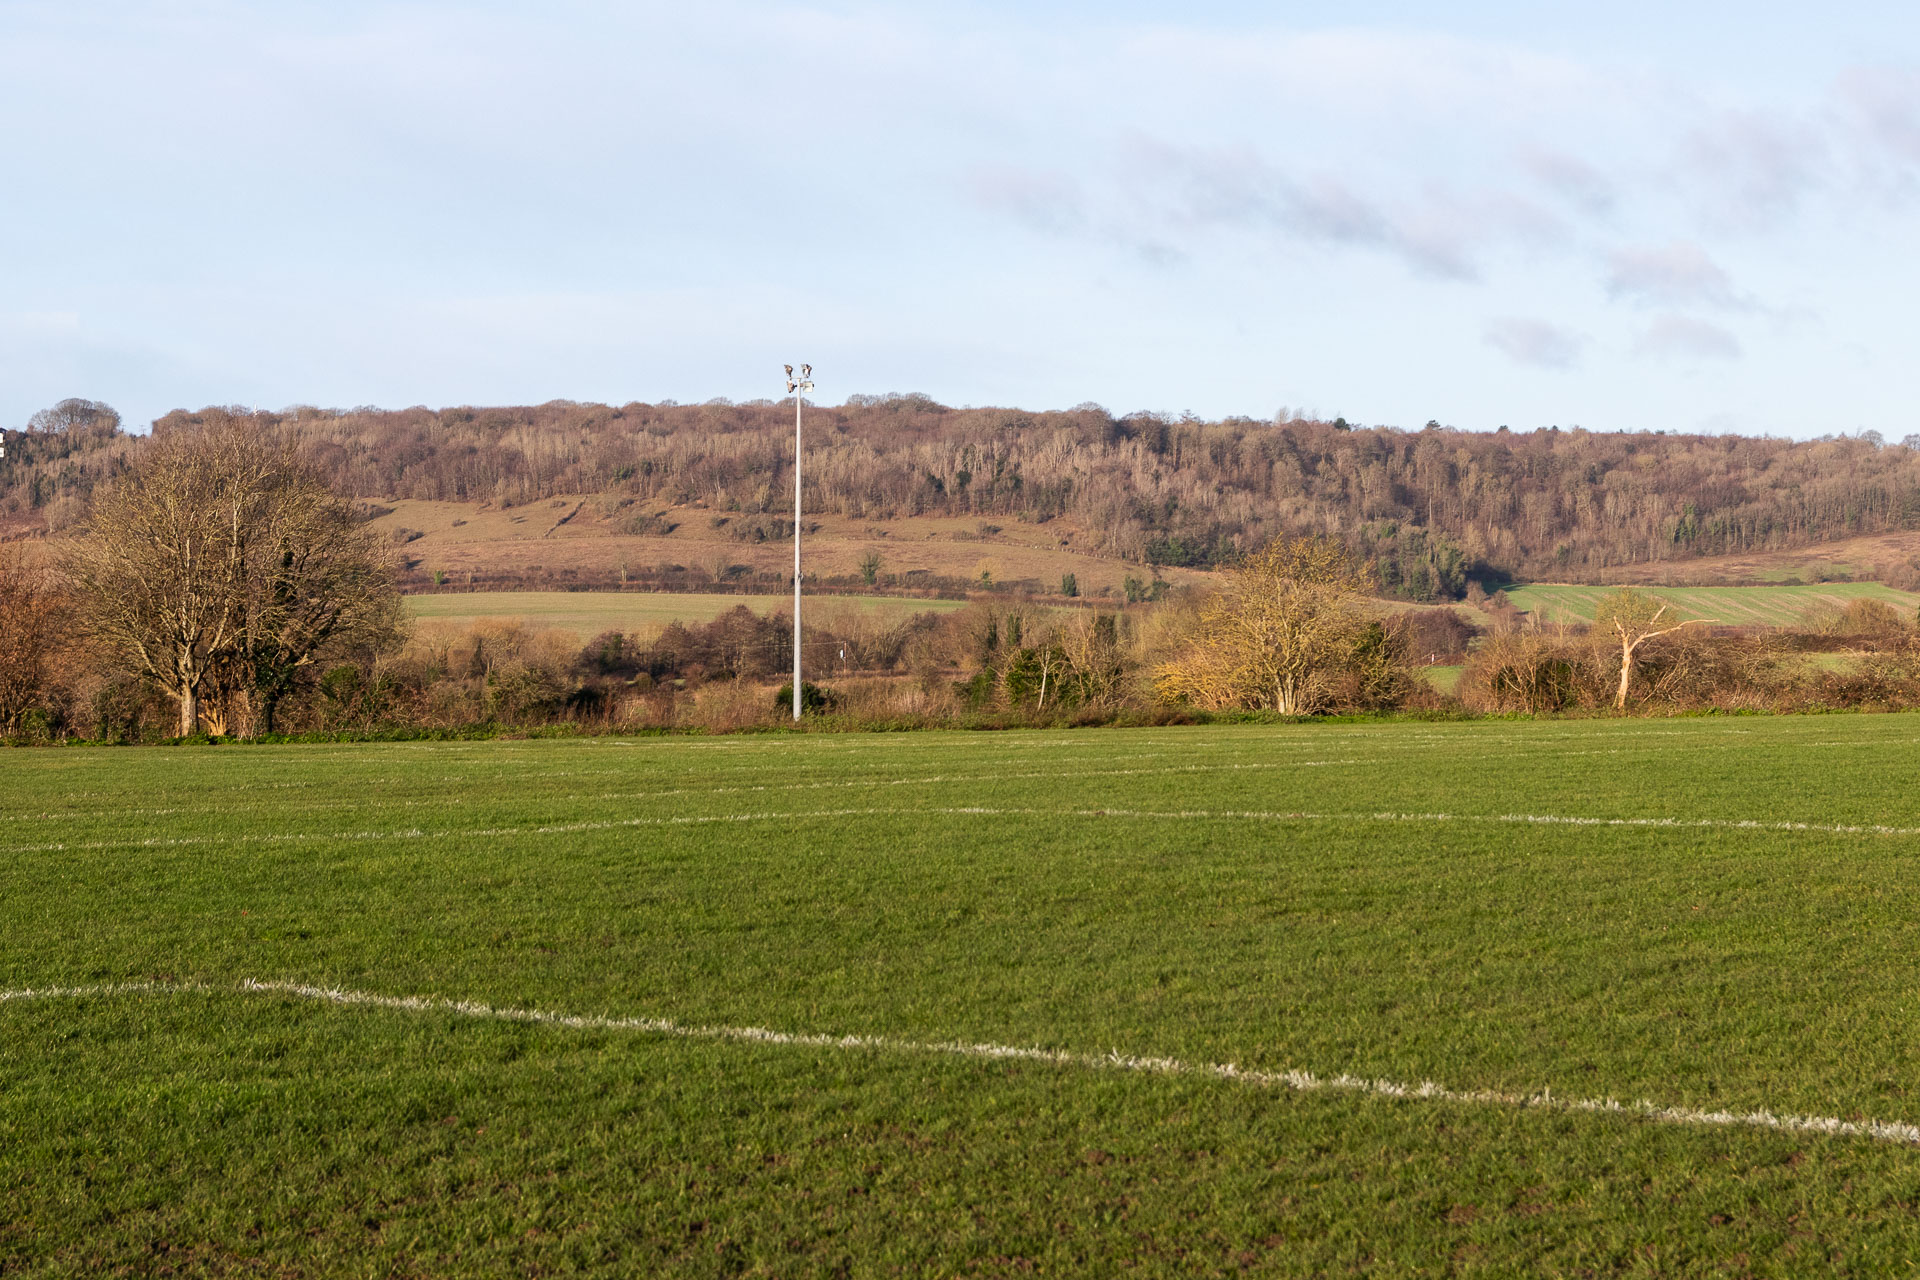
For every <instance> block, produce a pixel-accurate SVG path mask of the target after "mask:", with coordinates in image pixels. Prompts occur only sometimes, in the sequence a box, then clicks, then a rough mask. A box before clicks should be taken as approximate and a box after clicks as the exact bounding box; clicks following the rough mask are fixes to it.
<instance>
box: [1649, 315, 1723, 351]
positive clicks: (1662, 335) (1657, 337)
mask: <svg viewBox="0 0 1920 1280" xmlns="http://www.w3.org/2000/svg"><path fill="white" fill-rule="evenodd" d="M1633 351H1634V354H1635V355H1639V356H1651V357H1654V358H1656V359H1679V360H1737V359H1739V358H1740V355H1741V347H1740V340H1739V339H1738V338H1736V337H1734V336H1733V335H1732V334H1731V333H1729V332H1727V331H1726V330H1725V329H1722V328H1721V327H1720V326H1718V325H1714V324H1708V323H1707V322H1706V321H1704V320H1695V319H1693V318H1692V317H1690V316H1676V315H1664V316H1660V317H1659V318H1657V319H1656V320H1654V322H1653V324H1652V325H1650V326H1648V328H1647V331H1646V332H1645V333H1643V334H1641V335H1640V340H1639V341H1638V342H1636V343H1635V344H1634V347H1633Z"/></svg>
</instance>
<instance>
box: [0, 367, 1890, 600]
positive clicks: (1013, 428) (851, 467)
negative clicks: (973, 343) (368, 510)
mask: <svg viewBox="0 0 1920 1280" xmlns="http://www.w3.org/2000/svg"><path fill="white" fill-rule="evenodd" d="M253 416H254V418H255V419H256V420H257V421H258V423H259V424H260V426H261V427H262V428H263V429H270V430H288V431H292V432H294V433H296V434H297V435H298V436H299V437H300V438H301V440H302V441H303V443H304V445H305V447H306V449H307V450H308V452H309V453H310V455H311V457H312V458H313V460H314V461H315V463H316V464H317V465H318V466H319V468H320V470H321V472H322V474H323V475H324V476H325V477H326V478H327V479H328V480H329V481H330V483H331V484H332V485H333V486H334V487H335V488H336V489H337V490H338V491H340V492H343V493H347V494H350V495H352V496H355V497H358V498H362V499H366V500H370V501H371V500H378V499H383V498H384V499H393V498H414V499H432V500H440V501H459V502H474V503H480V502H487V503H492V504H494V505H496V506H507V505H518V504H524V503H529V502H533V501H535V500H539V499H544V498H550V497H555V496H563V495H572V496H584V495H607V496H611V497H613V498H615V499H616V500H619V499H623V498H631V499H632V504H631V506H630V507H628V508H621V509H622V510H631V512H632V515H631V526H632V527H631V528H629V529H627V532H630V533H634V534H645V533H647V532H649V529H648V527H647V523H648V521H649V520H654V519H657V518H658V517H657V515H656V514H654V513H655V512H657V510H658V509H659V508H660V507H661V506H663V505H676V504H687V503H700V504H704V505H705V506H706V507H708V508H709V509H712V510H716V511H729V512H739V513H742V514H743V515H744V516H753V515H756V514H759V515H765V516H766V517H767V521H768V524H769V528H770V529H772V530H773V532H774V533H776V534H777V533H778V531H779V530H778V529H777V528H774V526H775V524H776V523H778V522H779V517H780V516H781V514H782V513H783V512H784V511H786V510H788V509H789V508H790V503H791V484H792V473H791V471H790V470H789V468H790V466H791V460H790V458H791V450H792V433H793V415H792V408H791V404H790V402H789V403H775V402H766V401H760V402H753V403H747V404H732V403H728V402H725V401H713V402H709V403H707V404H701V405H678V404H673V403H661V404H639V403H635V404H627V405H623V406H619V407H613V406H608V405H598V404H577V403H574V402H571V401H554V402H551V403H548V404H544V405H538V406H531V407H505V408H452V409H443V410H438V411H435V410H429V409H425V408H414V409H403V410H395V411H383V410H377V409H354V410H348V411H337V410H321V409H311V408H296V409H291V410H287V411H285V412H281V413H264V412H263V413H257V414H255V415H253ZM201 419H202V415H201V414H191V413H186V412H175V413H172V414H169V415H167V416H166V417H165V418H162V419H160V420H159V421H158V422H156V423H155V424H154V431H155V432H156V433H158V434H164V433H167V432H172V431H184V430H191V429H193V428H194V426H195V424H196V423H197V422H199V421H200V420H201ZM807 424H808V426H807V437H808V443H807V453H806V458H805V473H804V478H805V482H806V503H807V506H808V509H809V510H810V511H812V512H822V513H832V514H837V515H844V516H848V517H852V518H855V519H860V520H866V521H872V522H875V523H883V522H885V521H888V520H890V519H897V518H902V517H910V516H927V515H944V516H980V517H996V518H1004V519H1008V520H1018V521H1025V522H1029V523H1044V522H1048V521H1054V520H1063V521H1066V522H1070V523H1071V524H1072V525H1073V527H1074V529H1075V530H1076V534H1077V537H1076V540H1075V544H1074V545H1075V547H1076V549H1078V550H1081V551H1084V552H1087V553H1090V554H1095V555H1101V556H1107V557H1112V558H1117V559H1121V560H1126V561H1132V562H1139V563H1141V564H1145V565H1176V566H1185V567H1208V566H1212V565H1215V564H1218V563H1221V562H1223V561H1227V560H1230V559H1231V558H1232V557H1234V556H1235V555H1237V554H1238V553H1240V552H1241V551H1244V550H1247V549H1249V548H1252V547H1255V546H1258V545H1259V544H1261V543H1263V542H1264V541H1266V540H1267V539H1268V538H1270V537H1272V536H1274V535H1276V534H1279V533H1304V532H1325V533H1329V534H1332V535H1335V536H1337V537H1338V538H1340V539H1341V540H1342V541H1343V542H1344V543H1345V544H1346V545H1347V546H1348V547H1349V549H1350V550H1352V551H1353V552H1355V553H1356V554H1358V555H1362V556H1370V557H1374V558H1376V559H1377V560H1378V561H1379V562H1380V565H1381V570H1382V577H1383V579H1384V581H1383V586H1384V587H1385V589H1386V590H1387V591H1388V593H1390V594H1395V595H1400V596H1404V597H1406V598H1410V599H1446V598H1453V597H1456V596H1457V595H1459V594H1460V593H1461V592H1462V591H1463V590H1464V589H1465V587H1466V585H1467V583H1468V581H1469V579H1472V578H1478V579H1480V580H1482V581H1486V582H1489V583H1491V582H1496V581H1503V580H1508V579H1517V580H1542V579H1551V580H1562V581H1568V580H1572V581H1578V580H1598V579H1602V578H1609V577H1618V576H1619V571H1620V570H1622V569H1624V568H1630V567H1633V566H1656V565H1674V564H1676V563H1679V562H1685V561H1688V560H1692V559H1697V558H1700V557H1706V556H1719V555H1732V554H1743V553H1752V552H1760V551H1791V550H1795V549H1798V548H1805V547H1812V546H1816V545H1818V544H1821V543H1825V542H1831V541H1834V540H1838V539H1842V538H1850V537H1859V536H1861V535H1870V534H1884V533H1893V532H1897V531H1901V530H1909V529H1916V528H1920V450H1916V449H1914V448H1910V447H1907V446H1904V445H1886V444H1883V443H1882V442H1880V440H1879V439H1878V438H1877V437H1875V436H1873V435H1871V434H1868V435H1863V436H1860V437H1847V436H1840V437H1827V438H1823V439H1818V440H1812V441H1803V442H1795V441H1789V440H1783V439H1772V438H1755V437H1746V436H1702V435H1677V434H1666V433H1657V432H1639V433H1598V432H1588V431H1584V430H1578V429H1575V430H1568V431H1561V430H1558V429H1555V428H1549V429H1545V430H1540V431H1532V432H1524V433H1516V432H1508V431H1505V430H1502V431H1499V432H1496V433H1476V432H1465V431H1456V430H1450V429H1446V428H1442V427H1438V426H1434V425H1429V426H1428V427H1427V428H1426V429H1424V430H1419V431H1406V430H1400V429H1396V428H1387V427H1355V426H1350V425H1349V424H1347V423H1346V422H1344V421H1336V422H1319V421H1306V420H1300V419H1294V420H1289V421H1277V422H1276V421H1260V420H1256V419H1251V418H1229V419H1225V420H1223V421H1218V422H1207V421H1201V420H1198V419H1195V418H1191V417H1182V418H1171V417H1167V416H1164V415H1155V414H1131V415H1128V416H1126V417H1120V418H1116V417H1114V416H1112V415H1111V414H1109V413H1107V412H1106V411H1105V410H1103V409H1101V408H1099V407H1098V406H1094V405H1082V406H1080V407H1078V408H1075V409H1070V410H1065V411H1060V412H1047V413H1028V412H1023V411H1019V410H1013V409H954V408H949V407H947V406H944V405H940V404H937V403H935V402H934V401H932V400H930V399H928V398H927V397H925V396H919V395H896V396H855V397H853V398H851V399H850V400H849V401H848V402H847V403H846V404H843V405H838V406H818V407H813V408H810V409H809V412H808V417H807ZM145 439H146V437H144V436H132V435H129V434H127V433H126V432H125V431H124V430H122V428H121V425H120V422H119V419H118V416H117V415H115V414H114V413H113V412H112V410H111V409H108V408H107V407H106V406H104V405H94V404H89V403H88V402H85V401H67V402H63V404H62V405H60V406H57V407H56V408H55V409H54V410H49V411H47V412H44V413H42V414H38V415H36V416H35V419H34V421H33V424H32V425H31V426H30V428H29V430H28V431H27V432H25V433H24V434H21V433H14V432H9V433H8V448H7V452H6V456H5V458H4V459H0V528H4V532H5V533H6V534H7V536H23V535H24V536H32V535H34V534H36V533H39V532H46V531H55V532H57V531H59V530H60V529H62V528H65V527H68V526H71V525H74V524H76V523H78V522H79V521H80V520H82V519H83V518H84V514H85V509H86V502H87V498H88V495H89V494H90V493H91V492H92V490H93V488H94V487H95V486H97V485H99V484H101V483H102V482H104V481H106V480H108V479H110V478H111V476H112V475H113V474H114V472H115V470H116V469H117V468H118V467H120V466H123V465H124V464H125V462H126V460H127V459H128V458H130V457H131V456H133V455H134V454H135V453H136V452H137V451H138V450H139V449H141V448H142V447H143V446H144V442H145ZM740 523H741V524H742V525H747V526H750V525H751V524H752V522H751V521H741V522H740ZM1899 571H1900V572H1905V573H1908V574H1911V573H1913V572H1914V571H1915V570H1914V566H1912V565H1905V566H1900V567H1899Z"/></svg>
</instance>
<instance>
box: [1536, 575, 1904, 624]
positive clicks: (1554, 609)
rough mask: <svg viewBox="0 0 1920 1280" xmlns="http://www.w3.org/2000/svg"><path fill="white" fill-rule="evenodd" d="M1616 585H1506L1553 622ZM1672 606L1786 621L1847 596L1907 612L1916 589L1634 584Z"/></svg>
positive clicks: (1682, 611) (1838, 604) (1583, 612)
mask: <svg viewBox="0 0 1920 1280" xmlns="http://www.w3.org/2000/svg"><path fill="white" fill-rule="evenodd" d="M1617 590H1619V588H1618V587H1597V586H1576V585H1567V584H1560V583H1529V584H1528V585H1526V586H1519V587H1509V588H1507V598H1508V599H1509V600H1511V601H1512V602H1513V604H1514V606H1515V607H1516V608H1518V609H1522V610H1525V611H1526V612H1528V613H1532V614H1535V615H1537V616H1539V617H1541V618H1543V619H1551V620H1553V621H1558V622H1592V621H1593V613H1594V609H1595V608H1596V607H1597V606H1598V605H1599V603H1600V601H1601V600H1602V599H1603V598H1604V597H1606V596H1607V595H1608V594H1609V593H1611V592H1614V591H1617ZM1635 590H1638V591H1643V592H1645V593H1647V594H1648V595H1653V596H1658V597H1659V598H1660V599H1661V600H1664V601H1666V602H1667V603H1668V604H1670V605H1672V606H1673V612H1672V616H1673V617H1675V618H1712V619H1715V620H1716V621H1719V622H1721V623H1724V624H1726V625H1728V626H1743V627H1744V626H1765V627H1790V626H1796V625H1800V624H1802V623H1804V622H1805V621H1806V620H1807V617H1808V616H1809V614H1810V613H1818V612H1820V611H1823V610H1825V611H1831V612H1835V613H1837V612H1839V611H1840V610H1841V609H1844V608H1845V607H1846V606H1847V602H1848V601H1850V600H1861V599H1869V600H1880V601H1884V602H1885V603H1887V604H1888V605H1891V606H1892V607H1893V608H1894V609H1896V610H1898V611H1899V612H1900V614H1901V615H1902V616H1903V617H1907V618H1911V617H1913V615H1914V610H1915V608H1916V607H1920V594H1916V593H1914V592H1911V591H1900V590H1897V589H1895V588H1893V587H1889V586H1885V585H1883V584H1881V583H1878V582H1828V583H1821V584H1818V585H1812V586H1807V585H1800V586H1778V587H1651V586H1643V587H1636V588H1635Z"/></svg>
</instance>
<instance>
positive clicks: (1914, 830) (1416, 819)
mask: <svg viewBox="0 0 1920 1280" xmlns="http://www.w3.org/2000/svg"><path fill="white" fill-rule="evenodd" d="M913 817H982V818H991V817H1017V818H1089V819H1108V818H1119V819H1128V820H1138V821H1161V822H1165V821H1185V822H1202V821H1204V822H1272V823H1304V822H1327V823H1340V824H1347V825H1356V824H1360V823H1436V824H1441V823H1486V824H1504V825H1521V826H1549V827H1552V826H1564V827H1604V828H1616V829H1639V830H1666V831H1684V830H1713V831H1752V832H1766V833H1773V832H1796V833H1805V834H1809V835H1840V836H1874V837H1908V836H1920V827H1900V826H1889V825H1884V824H1879V823H1838V822H1794V821H1772V820H1766V819H1758V818H1674V817H1660V818H1608V817H1585V816H1580V815H1570V814H1546V813H1439V812H1429V813H1393V812H1376V813H1316V812H1310V811H1306V810H1284V809H1117V808H1097V809H1095V808H1088V809H1060V808H1008V807H997V806H987V805H959V806H944V807H918V808H892V807H886V808H883V807H873V808H864V809H852V808H849V809H800V810H764V811H759V812H753V813H716V814H688V815H679V816H672V817H638V818H603V819H586V820H582V821H577V822H556V823H547V824H542V825H538V826H521V827H469V828H448V829H443V830H428V829H426V828H422V827H407V828H401V829H397V830H390V831H291V832H270V833H266V834H260V835H206V836H147V837H144V838H134V837H128V838H123V839H112V840H89V841H48V842H44V843H38V844H18V845H5V846H0V853H10V854H19V853H57V852H62V851H67V850H101V849H168V848H184V847H188V846H196V845H240V844H265V845H272V844H296V843H308V842H329V841H337V842H339V843H342V844H346V843H357V842H363V841H381V840H488V839H501V838H506V837H522V836H552V835H571V834H578V833H581V832H589V831H620V830H638V829H642V828H648V827H654V828H672V827H698V826H710V825H713V824H717V823H752V822H791V821H794V820H801V819H835V818H913Z"/></svg>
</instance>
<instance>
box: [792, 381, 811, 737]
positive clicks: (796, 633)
mask: <svg viewBox="0 0 1920 1280" xmlns="http://www.w3.org/2000/svg"><path fill="white" fill-rule="evenodd" d="M786 370H787V394H788V395H790V396H792V397H793V718H794V720H795V721H796V722H797V721H798V720H799V719H800V406H801V403H802V402H803V401H804V400H805V399H806V395H807V392H809V391H811V390H813V366H812V365H810V364H803V365H801V366H800V376H799V377H798V378H796V377H794V376H793V366H792V365H787V366H786Z"/></svg>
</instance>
